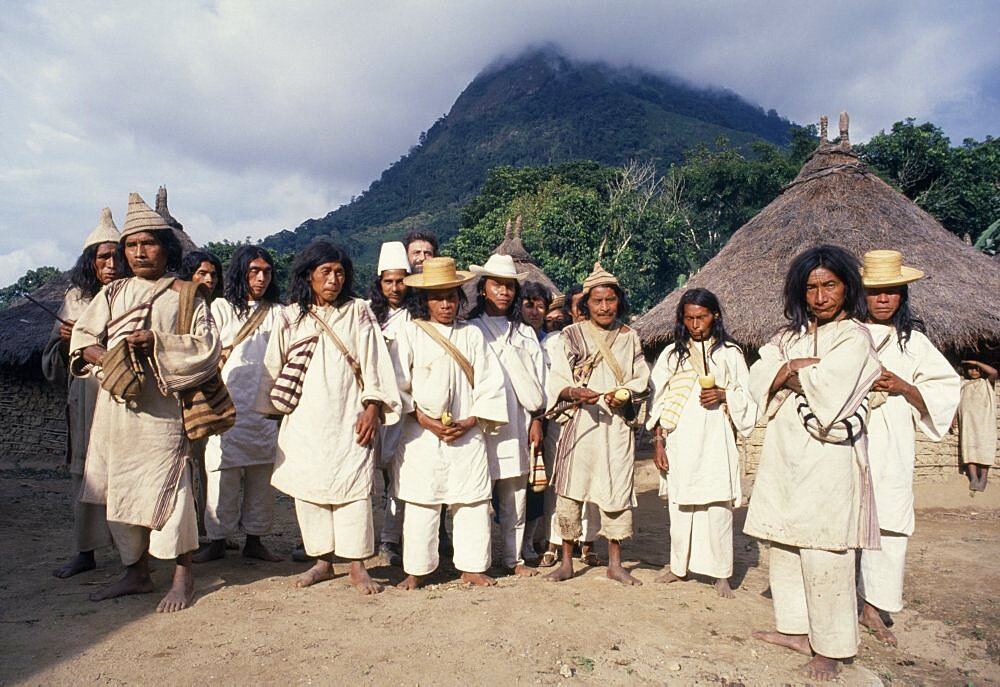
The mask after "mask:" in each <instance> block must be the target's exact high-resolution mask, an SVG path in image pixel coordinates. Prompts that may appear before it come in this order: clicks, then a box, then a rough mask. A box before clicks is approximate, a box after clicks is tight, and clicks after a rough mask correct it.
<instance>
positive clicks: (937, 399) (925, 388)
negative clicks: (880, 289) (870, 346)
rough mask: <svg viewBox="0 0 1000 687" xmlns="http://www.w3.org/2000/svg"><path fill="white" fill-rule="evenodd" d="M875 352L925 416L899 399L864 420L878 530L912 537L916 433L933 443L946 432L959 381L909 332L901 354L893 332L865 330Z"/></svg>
mask: <svg viewBox="0 0 1000 687" xmlns="http://www.w3.org/2000/svg"><path fill="white" fill-rule="evenodd" d="M865 326H866V327H868V330H869V331H870V332H871V335H872V341H874V342H875V344H876V346H878V345H879V344H881V343H882V342H883V341H885V339H886V337H887V336H889V337H890V340H889V341H888V342H887V343H886V344H885V345H884V346H882V349H881V351H879V354H878V355H879V360H880V362H881V363H882V367H884V368H885V369H887V370H889V371H890V372H892V373H893V374H895V375H896V376H898V377H899V378H900V379H902V380H903V381H904V382H907V383H909V384H913V385H915V386H916V387H917V390H918V391H919V392H920V395H921V396H922V397H923V399H924V404H925V405H926V406H927V415H924V416H921V415H920V413H919V412H917V409H916V408H914V407H913V406H912V405H910V404H909V402H908V401H907V400H906V399H905V398H904V397H903V396H900V395H892V396H888V397H887V398H886V401H885V403H884V404H883V405H880V406H878V407H877V408H873V409H872V411H871V414H870V415H869V419H868V459H869V462H870V463H871V469H872V485H873V486H874V488H875V503H876V504H877V506H878V522H879V527H880V528H881V529H883V530H887V531H889V532H898V533H900V534H906V535H910V534H913V526H914V518H913V466H914V462H915V460H916V427H919V428H920V431H921V432H923V433H924V435H925V436H927V438H928V439H931V440H933V441H940V440H941V439H942V437H944V435H945V434H946V433H947V432H948V428H949V427H950V426H951V420H952V418H953V417H955V410H956V409H957V408H958V399H959V386H960V383H961V379H960V378H959V376H958V374H957V373H956V372H955V370H954V369H952V367H951V365H950V364H949V363H948V361H947V360H946V359H945V357H944V356H943V355H941V352H940V351H938V350H937V349H936V348H935V347H934V344H932V343H931V342H930V340H929V339H928V338H927V337H926V336H924V335H923V334H921V333H920V332H916V331H915V332H912V333H911V334H910V338H909V340H908V341H907V342H906V344H904V347H903V350H900V348H899V343H898V338H897V335H896V332H895V330H894V329H891V328H890V327H887V326H885V325H881V324H866V325H865Z"/></svg>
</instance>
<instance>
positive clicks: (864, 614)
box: [858, 601, 899, 646]
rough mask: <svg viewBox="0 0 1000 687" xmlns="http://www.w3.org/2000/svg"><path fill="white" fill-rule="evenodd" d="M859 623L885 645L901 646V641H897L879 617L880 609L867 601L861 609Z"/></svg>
mask: <svg viewBox="0 0 1000 687" xmlns="http://www.w3.org/2000/svg"><path fill="white" fill-rule="evenodd" d="M858 622H860V623H861V624H862V625H864V626H865V627H867V628H868V629H869V630H871V631H872V633H873V634H874V635H875V639H877V640H878V641H880V642H882V643H883V644H886V645H887V646H899V640H897V639H896V635H894V634H893V633H892V631H891V630H890V629H889V628H888V627H886V626H885V623H884V622H882V616H881V615H879V612H878V609H877V608H875V607H874V606H872V605H871V604H870V603H868V602H867V601H866V602H865V603H864V606H863V607H862V609H861V617H860V618H858Z"/></svg>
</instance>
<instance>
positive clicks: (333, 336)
mask: <svg viewBox="0 0 1000 687" xmlns="http://www.w3.org/2000/svg"><path fill="white" fill-rule="evenodd" d="M309 315H310V316H312V318H313V319H315V320H316V321H317V322H319V325H320V327H322V328H323V331H325V332H326V335H327V336H328V337H330V341H332V342H333V345H334V346H336V348H337V350H338V351H340V352H341V353H342V354H343V356H344V358H346V359H347V363H348V364H349V365H350V366H351V370H352V371H353V372H354V380H355V381H356V382H357V383H358V388H359V389H361V390H364V388H365V380H364V377H363V376H362V374H361V364H360V363H359V362H358V361H357V359H356V358H355V357H354V356H353V355H351V352H350V351H348V350H347V346H345V345H344V342H343V341H341V339H340V337H339V336H337V333H336V332H335V331H333V329H332V328H331V327H330V325H328V324H327V323H326V320H324V319H323V318H322V317H320V316H319V315H317V314H316V313H314V312H313V311H312V310H310V311H309Z"/></svg>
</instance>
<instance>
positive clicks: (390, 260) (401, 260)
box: [375, 241, 413, 275]
mask: <svg viewBox="0 0 1000 687" xmlns="http://www.w3.org/2000/svg"><path fill="white" fill-rule="evenodd" d="M386 270H406V271H407V272H412V271H413V270H411V269H410V261H409V260H408V259H407V258H406V246H404V245H403V242H402V241H386V242H385V243H383V244H382V248H381V250H379V253H378V267H377V268H376V270H375V274H379V275H381V274H382V273H383V272H385V271H386Z"/></svg>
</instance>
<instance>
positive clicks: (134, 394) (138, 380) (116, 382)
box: [101, 339, 146, 401]
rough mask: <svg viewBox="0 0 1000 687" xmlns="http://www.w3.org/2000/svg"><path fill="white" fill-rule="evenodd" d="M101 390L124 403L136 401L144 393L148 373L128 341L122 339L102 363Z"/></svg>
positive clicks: (105, 356) (105, 355)
mask: <svg viewBox="0 0 1000 687" xmlns="http://www.w3.org/2000/svg"><path fill="white" fill-rule="evenodd" d="M101 369H102V373H101V388H102V389H104V390H105V391H107V392H108V393H109V394H111V395H112V396H114V397H115V398H117V399H120V400H122V401H134V400H135V399H137V398H139V394H141V393H142V385H143V382H145V380H146V372H145V371H144V370H143V369H142V363H141V362H140V361H139V359H138V358H136V355H135V351H134V350H133V349H132V347H131V346H129V344H128V341H126V340H125V339H122V340H121V341H119V342H118V343H117V344H115V345H114V346H112V347H111V349H110V350H108V352H107V353H105V354H104V359H103V360H102V361H101Z"/></svg>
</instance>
